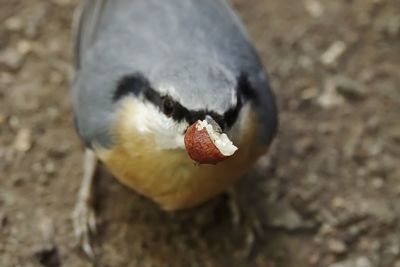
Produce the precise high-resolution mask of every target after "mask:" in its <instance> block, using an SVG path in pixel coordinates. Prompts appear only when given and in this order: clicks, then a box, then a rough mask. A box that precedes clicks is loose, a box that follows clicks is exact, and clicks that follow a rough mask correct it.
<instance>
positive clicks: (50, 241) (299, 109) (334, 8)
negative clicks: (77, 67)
mask: <svg viewBox="0 0 400 267" xmlns="http://www.w3.org/2000/svg"><path fill="white" fill-rule="evenodd" d="M76 4H77V0H51V1H50V0H48V1H42V0H23V1H22V0H1V3H0V23H1V24H0V266H4V267H14V266H15V267H16V266H24V267H30V266H39V267H40V266H44V267H58V266H73V267H80V266H92V263H91V262H90V261H89V260H88V259H87V258H85V256H84V255H82V253H81V252H80V251H79V249H78V248H77V246H76V241H75V239H74V235H73V229H72V221H71V216H70V215H71V212H72V210H73V206H74V202H75V196H76V192H77V189H78V187H79V184H80V179H81V174H82V172H81V162H82V145H81V144H80V142H79V141H78V138H77V136H76V134H75V132H74V128H73V123H72V116H71V104H70V99H69V88H68V73H69V69H70V65H71V52H70V41H71V40H70V25H71V17H72V12H73V9H74V7H75V6H76ZM232 4H233V6H234V7H235V8H236V10H237V11H238V13H239V15H240V16H241V17H242V18H243V20H244V22H245V24H246V25H247V27H248V29H249V32H250V35H251V36H252V38H253V39H254V41H255V44H256V47H257V49H258V51H259V53H260V55H261V57H262V59H263V62H264V64H265V66H266V67H267V69H268V72H269V74H270V77H271V83H272V85H273V89H274V91H275V93H276V95H277V99H278V102H279V108H280V124H281V125H280V131H279V135H278V138H277V139H276V142H275V146H274V149H273V151H272V153H271V154H270V157H269V161H268V162H267V164H266V165H267V166H266V170H265V171H263V172H258V173H256V174H255V176H258V179H253V180H252V179H246V180H245V182H243V181H242V182H241V183H240V185H239V186H238V187H239V189H244V188H247V187H251V185H254V184H256V183H257V184H258V185H257V188H258V189H259V190H258V191H260V192H258V193H257V199H255V198H254V197H253V198H252V199H250V198H249V197H248V196H249V195H248V194H247V195H246V193H244V196H243V197H242V198H241V199H242V200H243V201H244V203H243V207H244V208H245V210H246V211H248V212H249V214H251V216H257V217H259V218H261V220H262V223H263V226H264V231H265V233H264V235H263V236H262V237H261V238H259V239H258V241H257V242H256V243H254V244H253V246H252V247H251V251H250V253H244V251H248V249H249V247H248V245H246V234H245V230H244V227H243V228H237V227H235V226H233V225H232V223H231V215H232V214H230V211H229V209H228V203H227V200H226V198H224V197H221V198H220V199H218V200H216V201H214V203H213V204H209V205H205V207H201V208H199V209H195V210H193V211H189V212H183V213H175V214H167V213H164V212H162V211H160V210H159V209H158V208H157V207H156V206H155V205H153V204H152V203H150V202H149V201H147V200H145V199H142V198H141V197H140V196H137V195H136V194H135V193H133V192H132V191H130V190H128V189H126V188H125V187H123V186H121V185H120V184H118V183H117V182H116V181H115V180H114V179H112V178H111V177H110V176H109V175H108V174H107V172H106V171H102V173H101V174H100V176H101V179H100V181H99V184H98V186H97V187H98V188H97V197H98V202H97V207H96V211H97V214H98V221H99V232H98V234H97V236H96V237H95V238H94V240H93V241H94V247H95V250H96V252H97V255H98V256H97V265H96V266H110V267H119V266H124V267H125V266H141V267H147V266H156V267H158V266H171V267H180V266H182V267H191V266H209V267H213V266H218V267H220V266H239V267H240V266H256V267H280V266H282V267H302V266H328V267H353V266H354V267H374V266H379V267H393V266H394V267H399V266H400V221H399V220H400V205H399V203H400V202H399V201H400V123H399V120H400V119H399V118H400V1H398V0H336V1H330V0H280V1H275V0H233V1H232ZM253 182H254V183H253ZM251 192H253V191H251ZM253 195H254V194H253V193H252V196H253ZM246 201H247V202H246ZM256 204H257V206H259V207H258V208H257V210H256V212H254V210H253V206H255V205H256ZM251 216H250V215H249V217H251ZM245 254H246V255H245ZM244 255H245V256H244Z"/></svg>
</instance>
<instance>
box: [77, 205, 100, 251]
mask: <svg viewBox="0 0 400 267" xmlns="http://www.w3.org/2000/svg"><path fill="white" fill-rule="evenodd" d="M72 216H73V218H72V219H73V223H74V231H75V236H76V238H77V240H78V244H79V245H80V246H81V248H82V250H83V251H84V253H85V254H86V255H87V256H88V257H89V258H91V259H94V256H95V255H94V251H93V248H92V245H91V236H92V235H93V234H95V233H96V230H97V226H96V214H95V212H94V210H93V208H92V206H91V205H90V204H89V202H88V201H83V200H82V201H81V200H79V201H78V202H77V204H76V206H75V210H74V212H73V215H72Z"/></svg>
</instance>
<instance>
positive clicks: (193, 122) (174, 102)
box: [114, 58, 249, 164]
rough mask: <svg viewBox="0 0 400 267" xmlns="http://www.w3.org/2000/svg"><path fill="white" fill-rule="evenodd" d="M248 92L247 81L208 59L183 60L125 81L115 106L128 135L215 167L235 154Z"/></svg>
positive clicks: (121, 84)
mask: <svg viewBox="0 0 400 267" xmlns="http://www.w3.org/2000/svg"><path fill="white" fill-rule="evenodd" d="M248 90H249V88H248V81H247V79H246V77H245V76H244V75H241V76H240V77H237V76H235V75H234V74H233V73H232V72H231V71H229V70H227V69H226V68H224V67H223V66H222V65H220V64H217V63H215V62H213V61H209V60H207V59H201V60H198V59H196V60H194V59H191V58H184V59H182V60H181V61H176V60H175V61H168V60H167V61H165V62H163V63H161V64H160V65H158V66H157V67H156V68H154V69H153V70H152V71H151V72H149V73H148V74H144V73H133V74H131V75H127V76H124V77H123V78H122V79H121V80H120V81H119V83H118V85H117V88H116V91H115V94H114V101H116V102H117V103H119V104H120V105H121V106H122V107H123V108H122V109H123V112H121V114H122V115H121V116H122V118H121V119H120V120H119V121H120V123H122V124H123V125H124V126H123V127H124V131H125V134H127V135H129V134H130V133H133V132H134V133H135V134H137V133H139V134H141V135H144V136H146V135H148V136H152V138H153V139H154V143H155V146H156V147H155V149H162V150H175V149H186V150H187V152H188V154H189V156H190V157H191V158H192V159H194V160H195V161H198V162H199V163H211V164H215V163H217V162H219V161H222V160H223V159H225V158H227V157H229V156H230V155H232V154H233V153H234V152H235V150H236V149H237V148H236V147H235V146H234V145H233V144H232V142H231V141H230V138H231V139H232V141H233V143H235V141H236V140H237V139H238V138H239V137H240V134H241V131H242V130H244V128H245V122H243V119H239V118H240V117H241V114H242V113H243V110H245V108H244V106H245V105H246V98H247V97H248V95H249V92H247V91H248ZM132 138H133V137H132ZM213 145H214V146H213ZM215 148H217V149H218V150H217V151H215ZM210 149H211V151H210ZM213 149H214V150H213ZM218 151H219V152H220V153H217V152H218ZM213 153H214V154H213Z"/></svg>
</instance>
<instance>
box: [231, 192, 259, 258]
mask: <svg viewBox="0 0 400 267" xmlns="http://www.w3.org/2000/svg"><path fill="white" fill-rule="evenodd" d="M228 194H229V196H230V197H229V206H230V210H231V214H232V224H233V227H235V228H236V229H241V231H243V232H244V249H243V250H242V253H241V254H242V257H243V258H249V257H250V256H251V255H252V254H253V252H254V251H255V249H256V245H257V243H258V241H260V240H262V239H264V236H265V232H264V229H263V226H262V223H261V221H260V218H259V217H258V216H257V213H256V212H255V211H254V210H250V209H246V211H245V209H244V208H243V206H242V205H241V204H242V203H241V201H240V199H239V196H238V192H236V191H235V189H231V190H229V191H228Z"/></svg>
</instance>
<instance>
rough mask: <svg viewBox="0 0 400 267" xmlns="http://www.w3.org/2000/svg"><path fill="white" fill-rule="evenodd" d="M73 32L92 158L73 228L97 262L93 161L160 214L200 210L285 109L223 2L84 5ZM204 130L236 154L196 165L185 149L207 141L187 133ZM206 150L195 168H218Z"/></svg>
mask: <svg viewBox="0 0 400 267" xmlns="http://www.w3.org/2000/svg"><path fill="white" fill-rule="evenodd" d="M76 25H77V28H76V29H77V30H76V35H75V74H74V79H73V84H72V101H73V110H74V114H75V121H76V127H77V131H78V133H79V136H80V137H81V138H82V140H83V141H84V143H85V144H86V146H87V150H86V157H85V170H84V179H83V182H82V187H81V190H80V195H79V196H80V198H79V200H80V201H79V202H78V205H77V208H76V210H75V228H76V230H77V234H78V235H81V236H83V243H84V248H85V250H86V252H88V253H89V254H91V250H90V246H89V244H88V236H87V234H88V232H89V231H90V230H91V228H94V226H95V223H94V213H93V212H92V211H91V209H90V207H89V206H88V200H89V198H90V189H91V184H92V181H93V176H94V170H95V167H96V162H97V159H99V160H100V161H101V162H103V163H104V164H105V165H106V166H107V167H108V169H109V170H110V171H111V173H112V174H113V175H114V176H115V177H116V178H117V179H118V180H119V181H120V182H121V183H123V184H125V185H127V186H128V187H130V188H132V189H134V190H135V191H137V192H139V193H140V194H142V195H145V196H146V197H148V198H150V199H152V200H153V201H155V202H156V203H158V204H159V205H160V206H161V207H162V208H163V209H166V210H177V209H183V208H189V207H193V206H196V205H198V204H200V203H203V202H205V201H206V200H208V199H210V198H212V197H214V196H216V195H217V194H219V193H221V192H223V191H224V190H226V189H227V188H228V187H229V186H230V185H232V183H233V182H234V181H235V180H237V179H238V178H239V177H240V176H242V175H243V174H244V173H245V172H246V171H248V170H249V168H251V167H252V166H253V165H254V163H255V162H256V160H257V159H259V158H260V157H261V156H262V155H263V154H265V153H266V151H267V149H268V146H269V144H270V143H271V141H272V139H273V137H274V135H275V133H276V129H277V110H276V105H275V100H274V96H273V94H272V92H271V90H270V88H269V84H268V79H267V76H266V74H265V71H264V69H263V67H262V64H261V62H260V59H259V57H258V56H257V53H256V52H255V49H254V47H253V45H252V43H251V41H250V39H249V37H248V35H247V33H246V31H245V29H244V27H243V25H242V24H241V22H240V20H239V19H238V17H237V16H236V15H235V13H234V12H233V11H232V9H231V8H230V7H229V5H228V4H227V3H226V2H225V0H86V1H82V4H81V9H80V12H79V18H78V20H77V24H76ZM199 123H200V124H199ZM201 123H203V124H204V128H203V130H204V129H209V130H210V131H212V132H213V133H210V132H208V134H209V135H210V136H211V137H212V138H211V139H212V141H213V142H218V140H216V139H218V138H219V137H221V136H225V134H226V136H227V137H228V138H229V140H232V142H233V144H234V145H235V146H237V147H238V150H237V151H236V152H235V153H234V154H233V155H232V156H231V154H232V153H233V151H231V153H229V154H227V156H226V157H224V158H223V161H221V162H219V163H218V164H216V165H210V164H194V161H193V160H192V159H191V157H192V158H193V155H192V154H193V153H191V152H193V151H191V149H192V148H190V149H189V148H188V146H190V147H192V146H193V145H194V147H197V148H198V147H200V148H199V149H200V154H201V153H203V152H202V151H201V149H203V148H202V147H203V144H202V143H201V142H203V141H204V140H203V141H202V139H201V138H193V137H192V136H189V137H188V136H185V135H188V132H189V131H187V129H188V128H189V127H190V126H193V125H197V127H198V126H199V125H201ZM207 125H209V126H211V128H207V127H206V126H207ZM201 129H202V128H201V127H200V128H197V130H199V131H200V130H201ZM221 132H223V133H224V134H222V133H221ZM213 134H214V135H216V136H217V137H215V136H214V137H215V138H216V139H215V138H213ZM226 136H225V137H226ZM186 139H188V140H189V141H188V142H189V144H188V142H185V141H186ZM227 145H228V146H229V143H228V144H227ZM218 148H220V147H218ZM186 150H188V151H186ZM189 150H190V151H189ZM221 151H222V150H221V149H220V152H221ZM204 153H205V155H200V158H202V159H204V157H205V160H204V162H201V160H200V159H199V160H198V161H199V162H200V163H210V162H208V161H207V153H208V152H204ZM189 155H190V156H189ZM195 159H196V158H195ZM214 163H215V162H214Z"/></svg>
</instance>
